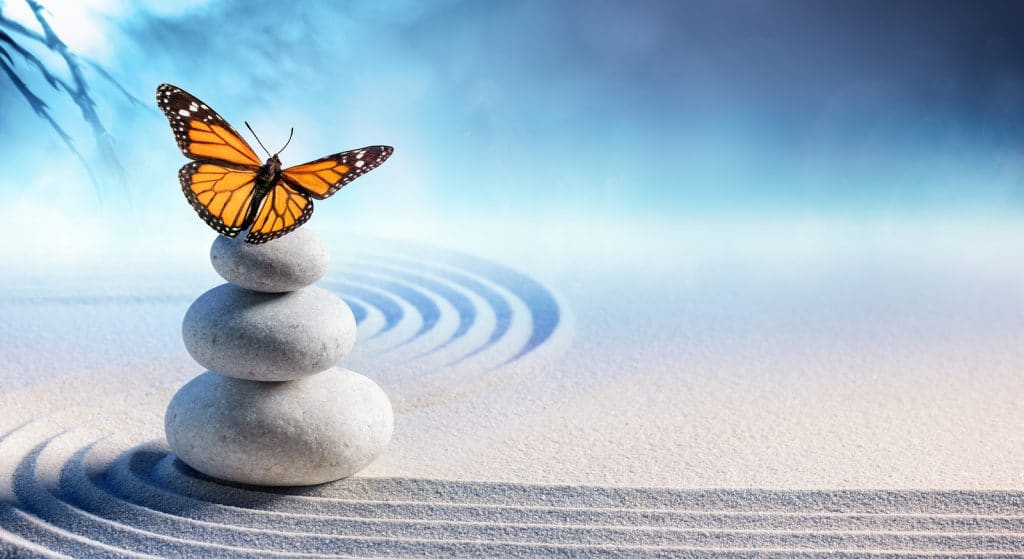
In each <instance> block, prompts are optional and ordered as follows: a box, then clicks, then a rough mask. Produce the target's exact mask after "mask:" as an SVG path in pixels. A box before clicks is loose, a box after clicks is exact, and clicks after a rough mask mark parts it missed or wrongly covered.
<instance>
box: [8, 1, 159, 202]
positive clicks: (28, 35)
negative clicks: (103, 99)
mask: <svg viewBox="0 0 1024 559" xmlns="http://www.w3.org/2000/svg"><path fill="white" fill-rule="evenodd" d="M25 3H26V4H27V5H28V6H29V8H31V10H32V13H33V14H34V16H35V18H36V21H37V22H38V23H39V28H40V30H41V31H36V30H33V29H29V28H27V27H25V26H24V25H21V24H20V23H18V22H16V21H13V20H11V19H8V18H7V17H6V16H4V14H3V13H2V12H0V69H2V70H3V73H4V74H6V76H7V77H8V79H10V80H11V82H12V83H13V84H14V87H15V89H17V90H18V92H19V93H20V94H21V96H22V97H24V99H25V101H27V102H28V104H29V105H30V106H31V107H32V110H33V111H35V113H36V115H38V116H39V117H40V118H42V119H43V120H44V121H46V123H47V124H48V125H49V126H50V128H52V129H53V131H54V132H55V133H56V134H57V135H58V136H59V137H60V139H61V141H63V142H64V145H65V146H67V148H68V149H69V150H70V151H71V153H73V154H74V155H75V157H77V158H78V160H79V161H80V162H81V163H82V166H83V167H84V168H85V170H86V172H87V173H88V174H89V177H90V178H91V180H92V183H93V185H94V186H95V188H96V191H97V194H98V195H100V196H101V197H102V192H103V189H102V187H101V183H100V180H99V177H97V175H96V173H95V172H94V170H93V167H92V165H90V163H89V161H88V160H87V159H86V157H85V156H84V155H83V154H82V152H81V151H80V150H79V149H78V148H77V147H75V143H74V139H73V138H72V137H71V136H70V135H69V134H68V133H67V132H66V131H65V129H64V127H62V126H61V125H60V123H59V122H57V120H56V119H54V117H53V115H51V114H50V110H49V105H48V104H47V103H46V101H44V100H43V98H42V97H40V96H39V95H37V94H36V92H34V91H32V89H31V88H30V87H29V86H28V85H27V84H26V83H25V80H24V79H23V78H22V75H23V74H19V72H24V71H25V70H19V68H18V67H17V66H16V64H15V58H14V56H12V53H15V54H17V55H19V56H20V58H21V59H23V60H24V61H25V62H26V63H28V65H29V66H31V67H33V68H35V70H36V71H38V72H39V73H40V74H41V75H42V77H43V78H44V79H45V80H46V82H47V83H48V84H49V85H50V87H52V88H53V89H54V90H55V91H57V92H59V93H62V94H65V95H67V96H68V97H69V98H70V99H71V100H72V101H73V102H74V103H75V105H76V106H78V108H79V110H80V111H81V113H82V119H83V120H84V121H85V122H86V123H88V125H89V127H90V129H91V131H92V135H93V138H94V139H95V141H96V146H97V149H98V151H99V154H100V158H101V161H102V163H103V164H104V167H105V169H107V170H109V171H111V172H112V174H113V178H114V179H115V180H116V181H117V183H118V184H119V185H121V186H122V187H123V186H124V169H123V167H122V166H121V163H120V161H119V160H118V157H117V152H116V151H115V150H114V142H113V138H112V137H111V135H110V133H109V132H108V131H107V129H106V127H105V126H104V125H103V122H102V120H100V117H99V115H98V114H97V112H96V100H95V98H94V96H93V94H92V91H91V88H90V85H89V82H88V81H87V79H86V75H85V71H84V70H85V69H86V68H88V69H90V70H92V71H93V72H94V73H95V74H96V75H98V76H99V77H100V78H102V79H103V80H105V81H107V82H109V83H110V84H111V85H113V86H114V87H115V88H116V89H117V90H118V91H119V92H121V93H122V94H123V95H124V96H125V97H127V98H128V100H129V101H130V102H131V103H133V104H136V105H138V106H140V107H143V108H148V107H147V106H146V105H145V104H143V103H142V102H141V101H139V100H138V99H137V98H136V97H134V96H133V95H131V94H130V93H129V92H128V91H127V90H126V89H125V88H124V87H122V86H121V84H119V83H118V82H117V80H115V79H114V78H113V77H112V76H111V75H110V73H109V72H107V71H106V70H105V69H104V68H102V67H101V66H100V65H99V64H97V63H95V62H93V61H90V60H88V59H86V58H83V57H81V56H78V55H76V54H75V53H73V52H72V51H71V49H69V48H68V46H67V45H66V44H65V43H64V41H62V40H61V38H60V37H59V36H58V35H57V33H55V32H54V30H53V28H52V27H51V26H50V24H49V22H48V21H47V19H46V16H45V12H47V11H48V10H47V9H46V8H45V7H44V6H43V5H42V4H40V3H39V2H37V1H36V0H25ZM30 43H35V44H38V45H40V46H43V47H45V48H46V49H49V50H50V51H51V52H53V53H54V54H56V55H57V56H59V57H60V59H61V60H62V61H63V62H64V64H65V65H66V69H67V72H68V75H69V76H70V79H68V80H65V79H63V78H61V77H59V76H57V75H56V74H55V73H54V71H52V70H51V68H50V67H48V66H47V64H46V63H44V62H43V61H42V60H41V59H40V58H39V57H38V56H36V55H35V54H33V53H32V52H31V51H30V50H29V49H28V48H26V45H28V44H30Z"/></svg>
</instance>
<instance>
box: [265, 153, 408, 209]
mask: <svg viewBox="0 0 1024 559" xmlns="http://www.w3.org/2000/svg"><path fill="white" fill-rule="evenodd" d="M392 152H394V148H392V147H391V146H367V147H364V148H359V149H353V150H349V151H343V152H341V153H335V154H334V155H328V156H327V157H321V158H320V159H317V160H316V161H310V162H309V163H304V164H302V165H296V166H294V167H288V168H287V169H285V170H284V171H283V172H282V176H283V177H284V180H285V181H286V182H287V183H288V184H290V185H291V186H292V187H294V188H296V189H299V190H302V191H304V192H306V193H307V194H309V195H310V196H312V197H313V198H316V199H318V200H323V199H324V198H327V197H328V196H330V195H332V194H334V193H335V192H337V191H338V190H340V189H341V187H343V186H345V185H346V184H348V183H350V182H352V181H353V180H355V179H356V178H358V177H359V176H360V175H363V174H365V173H367V172H369V171H371V170H373V169H375V168H377V167H378V166H379V165H380V164H381V163H383V162H384V161H386V160H387V158H388V157H390V156H391V154H392Z"/></svg>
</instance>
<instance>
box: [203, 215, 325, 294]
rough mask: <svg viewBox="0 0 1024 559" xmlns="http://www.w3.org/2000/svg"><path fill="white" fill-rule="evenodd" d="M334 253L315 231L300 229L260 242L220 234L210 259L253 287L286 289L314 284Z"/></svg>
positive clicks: (226, 275)
mask: <svg viewBox="0 0 1024 559" xmlns="http://www.w3.org/2000/svg"><path fill="white" fill-rule="evenodd" d="M329 261H330V257H329V255H328V254H327V248H326V247H325V246H324V243H323V241H321V240H320V237H318V236H317V235H316V234H315V233H313V232H311V231H308V230H306V229H299V230H297V231H292V232H291V233H289V234H287V235H285V236H283V237H281V238H279V239H274V240H273V241H268V242H266V243H263V244H260V245H254V244H251V243H247V242H245V240H244V235H240V236H238V237H236V238H234V239H232V238H229V237H225V236H223V235H218V236H217V239H216V240H214V241H213V246H212V247H210V262H212V263H213V269H214V270H216V271H217V273H218V274H220V277H222V278H224V279H226V280H228V281H229V282H231V283H233V284H235V285H237V286H239V287H244V288H246V289H252V290H253V291H263V292H266V293H282V292H285V291H295V290H296V289H300V288H303V287H306V286H307V285H312V284H313V282H315V281H316V280H318V279H320V278H321V277H322V276H323V275H324V272H326V271H327V264H328V262H329Z"/></svg>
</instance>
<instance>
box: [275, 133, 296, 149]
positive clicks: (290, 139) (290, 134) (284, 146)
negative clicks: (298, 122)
mask: <svg viewBox="0 0 1024 559" xmlns="http://www.w3.org/2000/svg"><path fill="white" fill-rule="evenodd" d="M293 135H295V129H294V128H292V130H291V132H289V133H288V141H287V142H285V143H284V145H283V146H281V149H279V150H277V153H275V154H274V155H277V154H278V153H281V152H282V151H284V148H286V147H288V144H290V143H292V136H293Z"/></svg>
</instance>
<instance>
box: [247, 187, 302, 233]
mask: <svg viewBox="0 0 1024 559" xmlns="http://www.w3.org/2000/svg"><path fill="white" fill-rule="evenodd" d="M312 215H313V201H312V200H310V199H309V196H306V194H304V193H302V192H299V191H297V190H295V189H294V188H292V187H290V186H288V185H287V184H285V182H284V181H278V182H277V184H275V185H274V187H273V188H271V189H270V192H269V193H267V196H266V197H265V198H264V199H263V203H262V204H261V205H260V209H259V211H258V212H257V213H256V219H254V220H253V222H252V228H251V229H249V235H247V236H246V238H245V240H246V242H249V243H254V244H259V243H265V242H267V241H269V240H272V239H276V238H278V237H281V236H283V235H285V234H287V233H289V232H291V231H292V230H293V229H295V228H296V227H298V226H300V225H302V224H303V223H305V222H306V221H307V220H308V219H309V218H310V216H312Z"/></svg>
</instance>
